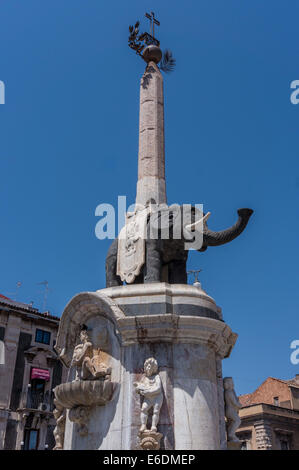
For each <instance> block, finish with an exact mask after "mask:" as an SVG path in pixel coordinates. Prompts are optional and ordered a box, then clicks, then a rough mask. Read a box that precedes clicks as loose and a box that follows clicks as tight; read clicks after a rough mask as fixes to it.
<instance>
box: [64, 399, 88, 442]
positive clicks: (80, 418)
mask: <svg viewBox="0 0 299 470" xmlns="http://www.w3.org/2000/svg"><path fill="white" fill-rule="evenodd" d="M90 412H91V409H90V407H88V406H75V407H74V408H71V409H70V411H69V419H70V421H73V422H74V423H76V424H78V426H79V427H78V432H79V434H80V436H81V437H84V436H87V434H88V428H87V423H88V421H89V417H90Z"/></svg>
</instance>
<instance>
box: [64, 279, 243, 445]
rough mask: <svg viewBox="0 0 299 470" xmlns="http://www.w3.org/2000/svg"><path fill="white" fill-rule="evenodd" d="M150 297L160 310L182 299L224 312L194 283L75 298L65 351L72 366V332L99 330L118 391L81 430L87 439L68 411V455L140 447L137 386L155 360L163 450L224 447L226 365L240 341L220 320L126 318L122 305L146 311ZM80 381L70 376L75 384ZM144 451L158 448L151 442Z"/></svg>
mask: <svg viewBox="0 0 299 470" xmlns="http://www.w3.org/2000/svg"><path fill="white" fill-rule="evenodd" d="M151 299H152V300H153V301H155V300H157V299H159V303H160V304H161V305H165V302H167V303H170V304H173V303H174V302H175V300H176V299H183V300H179V301H183V302H184V303H185V304H186V305H193V306H194V308H198V309H199V311H200V308H201V307H203V306H206V307H207V306H209V308H210V309H211V310H212V309H213V311H214V312H220V309H219V307H217V306H216V304H215V302H214V300H213V299H211V297H209V296H208V295H207V294H206V293H205V292H204V291H201V290H199V289H198V288H195V287H193V286H188V285H177V286H175V285H174V286H169V285H167V284H163V283H161V284H150V285H132V286H123V287H122V288H118V287H115V288H109V289H103V290H101V291H98V292H96V293H93V294H92V293H86V294H84V293H82V294H79V295H78V296H76V297H74V299H73V300H72V301H71V302H70V303H69V304H68V306H67V307H66V309H65V311H64V313H63V316H62V320H61V332H60V333H59V335H58V338H59V341H58V349H59V350H60V351H61V353H62V354H63V357H64V359H65V360H66V361H69V364H70V359H71V357H72V351H73V348H74V347H75V345H76V341H75V338H74V336H73V335H72V334H70V331H69V328H70V327H71V328H75V329H77V328H78V327H79V325H80V324H81V325H82V323H84V324H86V325H87V327H88V331H91V332H92V333H91V336H92V342H93V343H94V342H95V341H98V343H97V347H100V348H101V349H103V350H104V351H105V352H106V353H107V355H108V356H109V358H110V359H109V360H110V362H109V361H108V362H109V365H110V366H111V380H112V381H113V382H115V383H116V388H115V392H114V393H113V396H112V399H111V401H109V402H108V403H107V404H106V405H104V406H92V407H91V408H90V414H89V420H88V425H87V428H88V435H86V436H85V435H82V433H83V434H84V427H83V428H82V427H81V428H79V429H81V431H82V432H81V435H80V432H78V427H77V424H75V425H74V423H72V422H71V421H70V418H69V414H68V413H67V418H66V427H65V443H64V448H65V449H72V448H73V449H102V450H111V449H115V450H117V449H119V450H121V449H140V445H141V440H140V424H141V423H140V409H141V406H142V403H143V398H142V397H140V396H139V395H138V394H136V393H135V387H134V383H136V382H140V380H141V379H142V375H143V365H144V361H145V359H147V358H150V357H154V358H155V359H156V360H157V362H158V364H159V377H160V379H161V385H162V391H163V402H162V406H161V409H160V415H159V422H158V429H157V432H158V433H160V434H161V435H162V437H161V440H160V444H159V445H160V448H161V449H166V450H167V449H169V450H171V449H189V450H195V449H219V448H220V445H223V444H220V442H221V440H223V421H224V416H223V394H222V401H221V390H220V387H221V382H220V381H222V374H221V371H220V373H219V361H220V362H221V359H222V358H223V357H226V356H228V355H229V354H230V351H231V349H232V347H233V344H234V342H235V340H236V335H235V334H234V333H232V331H231V329H230V328H229V326H228V325H226V324H225V323H224V322H223V321H222V320H218V319H215V318H207V317H202V316H196V315H194V316H188V315H175V314H160V315H159V314H151V315H143V314H142V312H140V314H139V315H126V314H125V312H124V311H123V309H122V305H123V304H126V305H128V304H130V305H132V306H135V307H136V308H137V307H138V305H139V306H140V308H142V304H143V303H144V302H146V303H148V304H150V301H151ZM164 311H165V309H164ZM104 331H107V334H106V337H105V338H104V337H103V332H104ZM63 339H65V342H66V345H65V346H64V344H63ZM68 358H69V359H68ZM73 378H74V371H73V372H72V371H71V373H70V376H69V380H72V379H73ZM91 382H94V383H96V382H98V381H91ZM68 386H69V385H68ZM221 414H222V416H221ZM71 417H72V416H71ZM151 419H152V417H151V412H150V413H149V417H148V427H151V425H152V421H151ZM221 423H222V424H221ZM221 426H222V428H221ZM154 431H155V430H154ZM155 432H156V431H155ZM147 437H149V436H147ZM144 445H145V446H150V445H155V444H154V442H152V441H151V439H147V441H146V443H145V444H144ZM222 448H224V447H222Z"/></svg>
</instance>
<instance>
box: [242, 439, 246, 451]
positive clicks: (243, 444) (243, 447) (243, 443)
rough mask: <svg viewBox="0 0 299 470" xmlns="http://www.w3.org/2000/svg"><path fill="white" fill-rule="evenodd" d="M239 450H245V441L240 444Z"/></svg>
mask: <svg viewBox="0 0 299 470" xmlns="http://www.w3.org/2000/svg"><path fill="white" fill-rule="evenodd" d="M241 450H247V441H242V442H241Z"/></svg>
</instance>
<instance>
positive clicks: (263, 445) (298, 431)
mask: <svg viewBox="0 0 299 470" xmlns="http://www.w3.org/2000/svg"><path fill="white" fill-rule="evenodd" d="M239 400H240V402H241V403H242V408H241V409H240V411H239V416H240V418H241V425H240V427H239V428H238V431H237V433H236V434H237V436H238V438H239V439H240V440H241V442H242V449H244V450H299V375H296V377H295V378H294V379H292V380H280V379H276V378H273V377H268V378H267V379H266V380H265V381H264V382H263V383H262V384H261V385H260V386H259V387H258V388H257V389H256V390H255V391H254V392H253V393H250V394H246V395H241V396H240V397H239Z"/></svg>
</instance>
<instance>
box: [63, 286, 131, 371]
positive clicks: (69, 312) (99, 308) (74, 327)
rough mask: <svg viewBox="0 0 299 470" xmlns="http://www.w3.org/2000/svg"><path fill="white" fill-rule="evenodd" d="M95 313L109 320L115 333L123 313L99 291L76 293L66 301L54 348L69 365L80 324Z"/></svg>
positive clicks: (68, 365)
mask: <svg viewBox="0 0 299 470" xmlns="http://www.w3.org/2000/svg"><path fill="white" fill-rule="evenodd" d="M95 315H97V316H102V317H104V318H105V319H106V320H108V321H110V322H111V323H112V324H113V325H114V328H115V333H116V335H117V322H118V320H119V319H120V318H124V317H125V315H124V313H123V312H122V310H121V309H120V308H119V307H118V305H117V304H116V303H115V302H114V301H113V300H111V299H110V298H109V297H107V296H105V295H104V294H101V293H96V292H95V293H94V292H84V293H82V294H78V295H76V296H75V297H73V299H72V300H71V301H70V302H69V303H68V305H67V306H66V308H65V309H64V312H63V315H62V317H61V320H60V325H59V331H58V335H57V340H56V345H55V349H56V351H57V352H58V354H59V356H60V358H61V360H62V361H63V362H64V364H65V365H66V366H67V367H70V364H71V360H72V357H73V351H74V347H75V346H76V340H77V337H78V334H79V333H80V330H81V325H82V324H83V323H85V324H86V323H87V322H88V320H89V319H90V318H92V317H94V316H95Z"/></svg>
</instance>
